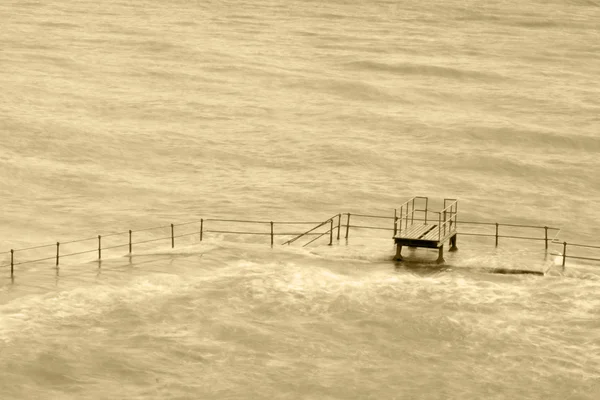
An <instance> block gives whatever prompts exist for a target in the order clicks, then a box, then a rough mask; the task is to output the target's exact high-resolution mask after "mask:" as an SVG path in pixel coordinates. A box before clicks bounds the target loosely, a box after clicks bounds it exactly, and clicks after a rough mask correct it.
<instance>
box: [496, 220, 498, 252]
mask: <svg viewBox="0 0 600 400" xmlns="http://www.w3.org/2000/svg"><path fill="white" fill-rule="evenodd" d="M496 247H498V223H497V222H496Z"/></svg>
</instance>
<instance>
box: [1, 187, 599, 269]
mask: <svg viewBox="0 0 600 400" xmlns="http://www.w3.org/2000/svg"><path fill="white" fill-rule="evenodd" d="M419 199H426V198H423V197H415V198H413V199H411V200H409V201H408V202H406V203H404V204H403V205H402V207H401V209H400V214H399V215H400V217H399V215H398V210H397V209H396V210H394V215H393V216H384V215H372V214H358V213H357V214H351V213H343V214H336V215H334V216H332V217H330V218H328V219H326V220H324V221H321V222H314V221H259V220H242V219H221V218H206V219H205V218H201V219H199V220H195V221H190V222H184V223H179V224H168V225H162V226H155V227H150V228H144V229H138V230H135V231H133V230H127V231H122V232H115V233H108V234H104V235H97V236H93V237H87V238H83V239H76V240H71V241H63V242H56V243H52V244H45V245H39V246H32V247H27V248H18V249H11V250H10V251H8V252H4V254H5V255H7V256H8V257H9V259H10V263H8V264H3V265H0V268H4V267H10V276H11V278H12V277H14V274H15V267H17V266H20V265H26V264H35V263H40V262H43V261H50V260H52V261H53V263H54V266H55V267H56V268H57V270H58V268H59V266H60V262H61V260H62V259H64V258H66V257H74V256H78V255H85V254H93V253H96V254H97V258H95V259H96V260H98V261H100V260H102V257H103V254H104V252H106V251H108V250H113V249H119V248H126V249H127V254H129V255H131V254H132V253H133V249H134V246H139V245H142V244H147V243H153V242H159V241H167V240H168V241H170V245H171V248H174V247H175V243H176V240H175V239H178V238H183V237H197V238H198V240H199V241H200V242H202V241H203V239H204V237H205V235H206V234H234V235H254V236H268V237H269V238H270V244H271V247H272V246H274V243H275V238H276V237H278V236H286V237H289V236H293V237H292V238H291V239H289V240H286V241H285V242H284V243H282V244H291V243H294V242H296V241H298V240H300V239H302V238H305V237H308V236H314V237H313V238H312V239H311V240H310V241H308V242H307V243H305V244H304V245H303V247H305V246H308V245H309V244H311V243H314V242H315V241H316V240H318V239H320V238H322V237H323V236H325V235H327V234H329V245H332V244H333V238H334V233H335V232H337V240H339V239H340V235H341V230H342V229H344V230H345V239H346V240H347V239H348V238H349V236H350V228H353V229H367V230H379V231H387V232H393V234H394V236H396V234H397V233H398V229H399V228H400V226H401V225H402V223H404V224H405V226H406V223H407V221H409V220H410V222H411V223H414V222H415V221H417V222H418V221H423V223H426V222H427V221H428V218H429V215H428V212H429V211H428V209H427V200H425V208H424V209H420V208H417V207H415V205H416V202H417V201H422V200H419ZM447 200H448V201H450V203H449V204H445V207H444V209H443V210H442V211H440V212H439V214H438V223H439V224H440V233H439V234H438V235H439V237H442V234H441V232H442V230H441V229H442V227H445V226H446V225H447V227H448V228H447V229H448V230H449V229H457V227H458V225H459V224H460V226H461V227H465V226H467V227H468V226H471V227H478V228H479V230H480V231H479V232H475V231H472V230H469V229H468V228H461V230H458V231H457V233H458V234H459V235H466V236H478V237H489V238H494V239H495V245H496V246H498V244H499V239H522V240H532V241H543V242H544V247H545V249H546V251H548V248H549V245H550V244H553V245H560V246H562V253H561V252H558V251H554V252H552V253H551V254H552V255H554V256H560V257H562V266H563V267H565V264H566V260H567V259H568V258H571V259H579V260H587V261H598V262H600V246H595V245H588V244H579V243H567V242H565V241H560V240H559V239H558V236H559V234H560V229H559V228H554V227H549V226H538V225H524V224H506V223H498V222H480V221H463V220H458V218H457V214H458V211H457V206H456V202H455V200H450V199H447ZM416 213H423V216H422V218H419V217H417V216H416V215H415V214H416ZM343 216H345V217H346V218H345V223H342V219H343ZM351 217H352V221H355V220H358V221H359V223H353V224H351ZM409 218H410V219H409ZM442 218H443V220H442ZM364 219H367V220H377V221H379V222H383V223H385V224H386V226H381V225H379V226H373V225H365V224H364V223H361V220H364ZM388 221H391V222H392V223H388ZM336 222H337V223H336ZM232 223H233V224H235V226H236V228H235V229H231V228H230V227H229V226H230V224H232ZM207 224H210V226H211V228H210V229H207ZM220 224H221V225H220ZM222 224H227V225H229V226H225V227H223V226H222ZM240 225H253V226H255V225H259V226H266V227H267V229H264V230H251V231H250V230H244V229H240ZM278 225H279V226H281V227H283V226H302V225H313V227H312V228H310V229H308V230H306V231H301V232H298V231H293V230H292V229H289V230H286V229H282V230H277V229H276V226H278ZM184 226H192V227H195V229H193V230H192V231H185V230H184V232H183V233H179V232H178V231H179V229H180V228H181V227H184ZM324 227H325V228H326V229H325V231H320V229H321V228H324ZM487 228H491V230H490V231H489V232H487V231H483V232H482V231H481V229H487ZM500 228H504V229H506V228H510V229H513V230H518V231H522V230H524V229H528V230H536V231H539V232H540V235H538V236H524V235H513V234H501V230H500ZM157 230H158V231H161V230H162V231H165V230H167V231H168V232H169V234H167V235H162V236H158V237H157V236H156V235H154V236H153V235H150V234H149V232H152V231H157ZM443 232H447V230H445V228H444V231H443ZM553 233H554V235H553V236H552V237H551V236H550V235H551V234H553ZM134 239H136V240H134ZM86 242H91V243H92V244H90V245H89V247H86V248H83V249H77V251H72V252H65V250H64V248H65V247H68V246H69V245H73V244H78V245H81V244H85V243H86ZM571 249H578V250H581V249H585V250H586V251H587V253H581V252H579V253H573V252H572V251H571ZM0 254H3V253H0ZM596 254H597V255H596ZM88 261H89V260H88Z"/></svg>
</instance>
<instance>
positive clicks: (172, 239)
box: [171, 224, 175, 248]
mask: <svg viewBox="0 0 600 400" xmlns="http://www.w3.org/2000/svg"><path fill="white" fill-rule="evenodd" d="M174 247H175V225H173V224H171V248H174Z"/></svg>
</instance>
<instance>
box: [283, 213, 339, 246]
mask: <svg viewBox="0 0 600 400" xmlns="http://www.w3.org/2000/svg"><path fill="white" fill-rule="evenodd" d="M335 218H337V240H340V228H341V224H342V214H337V215H334V216H333V217H331V218H329V219H327V220H325V221H323V222H320V223H319V224H317V226H315V227H313V228H311V229H309V230H307V231H306V232H303V233H301V234H299V235H298V236H295V237H293V238H291V239H290V240H288V241H286V242H284V243H283V244H288V245H289V244H292V243H294V242H295V241H297V240H298V239H301V238H303V237H305V236H306V235H310V234H315V233H313V232H314V231H315V230H317V229H319V228H321V227H322V226H325V225H327V224H329V226H330V227H329V229H328V230H327V231H325V232H322V233H320V234H319V233H317V234H316V235H318V236H317V237H316V238H313V239H312V240H311V241H309V242H308V243H305V244H304V245H303V246H302V247H306V246H308V245H309V244H311V243H313V242H314V241H316V240H318V239H320V238H322V237H323V236H325V235H327V234H329V245H330V246H331V245H332V244H333V232H334V230H335V229H336V227H335V226H334V220H335Z"/></svg>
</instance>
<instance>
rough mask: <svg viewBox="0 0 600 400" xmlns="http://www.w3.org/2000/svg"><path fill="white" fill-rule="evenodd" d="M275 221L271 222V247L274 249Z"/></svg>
mask: <svg viewBox="0 0 600 400" xmlns="http://www.w3.org/2000/svg"><path fill="white" fill-rule="evenodd" d="M273 240H274V239H273V221H271V247H273Z"/></svg>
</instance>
